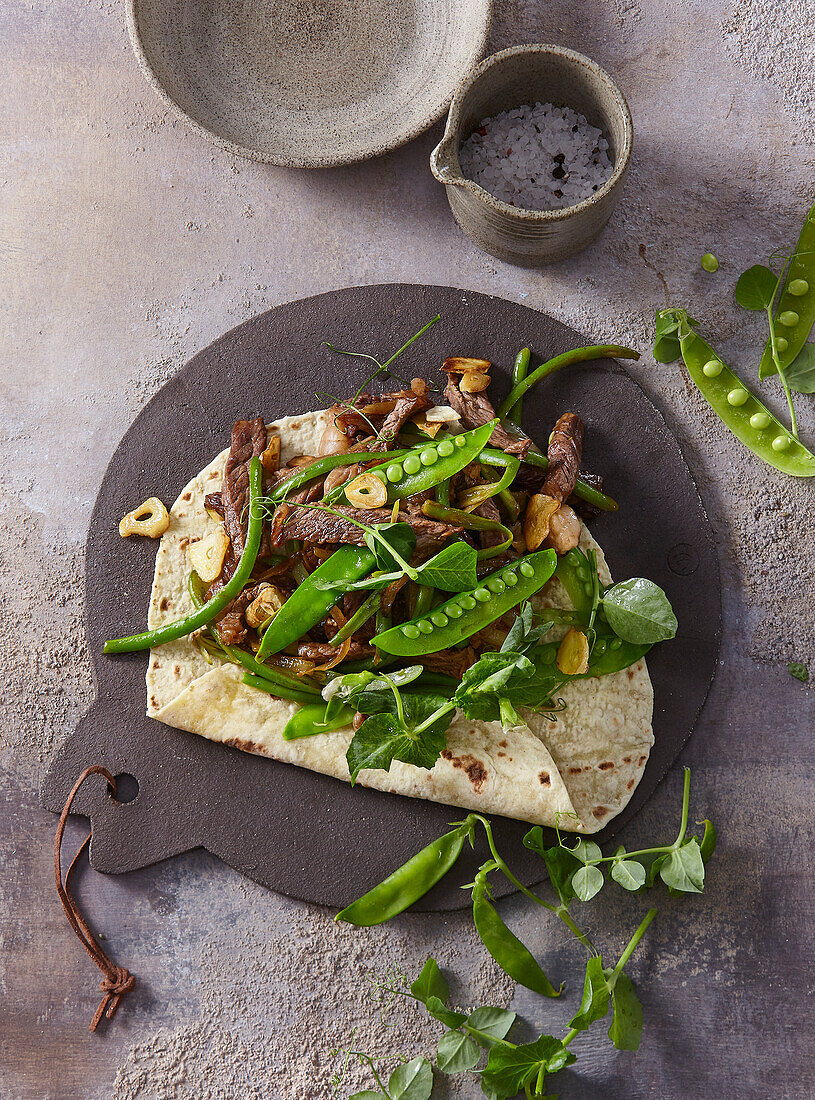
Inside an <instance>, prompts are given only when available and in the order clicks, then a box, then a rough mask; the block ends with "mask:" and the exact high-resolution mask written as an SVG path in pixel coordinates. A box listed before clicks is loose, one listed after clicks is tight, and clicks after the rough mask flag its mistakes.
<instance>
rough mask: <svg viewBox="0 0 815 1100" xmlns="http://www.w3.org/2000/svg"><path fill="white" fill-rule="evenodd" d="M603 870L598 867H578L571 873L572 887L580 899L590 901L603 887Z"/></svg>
mask: <svg viewBox="0 0 815 1100" xmlns="http://www.w3.org/2000/svg"><path fill="white" fill-rule="evenodd" d="M604 881H605V880H604V878H603V872H602V871H601V870H600V869H599V867H589V866H588V865H587V866H584V867H579V868H578V869H577V870H576V871H575V873H574V874H573V875H572V889H573V890H574V892H575V894H576V895H577V897H579V898H580V900H581V901H591V899H592V898H593V897H594V895H595V894H598V893H599V892H600V891H601V890H602V889H603V883H604Z"/></svg>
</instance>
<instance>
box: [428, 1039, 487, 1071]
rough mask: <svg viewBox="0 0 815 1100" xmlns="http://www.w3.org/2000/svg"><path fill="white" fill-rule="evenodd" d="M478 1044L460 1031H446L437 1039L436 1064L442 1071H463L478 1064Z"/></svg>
mask: <svg viewBox="0 0 815 1100" xmlns="http://www.w3.org/2000/svg"><path fill="white" fill-rule="evenodd" d="M480 1056H481V1052H480V1051H479V1049H478V1044H477V1043H476V1042H474V1041H473V1040H472V1039H471V1038H470V1037H469V1035H465V1034H464V1032H462V1031H447V1032H445V1034H444V1035H442V1037H441V1039H440V1040H439V1050H438V1054H437V1055H436V1065H437V1066H438V1067H439V1069H440V1070H441V1071H442V1073H464V1072H465V1071H466V1070H468V1069H474V1068H475V1066H477V1065H478V1059H479V1058H480Z"/></svg>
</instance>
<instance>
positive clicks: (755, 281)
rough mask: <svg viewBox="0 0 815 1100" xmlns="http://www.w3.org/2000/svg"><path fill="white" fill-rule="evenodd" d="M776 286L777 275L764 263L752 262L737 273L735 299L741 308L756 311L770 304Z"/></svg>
mask: <svg viewBox="0 0 815 1100" xmlns="http://www.w3.org/2000/svg"><path fill="white" fill-rule="evenodd" d="M777 286H778V276H777V275H776V274H775V272H773V271H771V270H770V268H769V267H766V266H765V265H764V264H754V265H753V266H752V267H748V268H747V270H746V271H744V272H742V274H741V275H739V279H738V282H737V283H736V301H737V302H738V303H739V305H740V306H741V307H742V309H749V310H752V311H757V310H760V309H767V308H768V306H770V305H771V304H772V301H773V298H774V297H775V291H776V287H777Z"/></svg>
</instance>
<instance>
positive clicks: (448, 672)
mask: <svg viewBox="0 0 815 1100" xmlns="http://www.w3.org/2000/svg"><path fill="white" fill-rule="evenodd" d="M477 657H478V655H477V654H476V652H475V650H474V649H473V647H472V646H471V645H468V646H465V647H464V649H443V650H442V651H441V652H440V653H428V654H427V656H425V657H417V658H416V661H417V663H418V664H420V665H422V666H423V667H424V668H426V669H427V671H428V672H441V673H442V674H443V675H444V676H454V677H455V679H456V680H460V679H461V677H462V676H463V675H464V673H465V672H466V671H467V669H468V668H469V667H470V665H474V664H475V662H476V660H477Z"/></svg>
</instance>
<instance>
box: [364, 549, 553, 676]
mask: <svg viewBox="0 0 815 1100" xmlns="http://www.w3.org/2000/svg"><path fill="white" fill-rule="evenodd" d="M556 561H557V556H556V554H555V552H554V550H540V551H538V552H537V553H535V554H528V555H527V556H526V557H524V558H521V559H520V560H519V561H514V562H511V563H510V564H509V565H505V566H504V567H503V568H502V569H497V570H496V571H495V572H494V573H490V575H489V576H488V577H485V578H484V579H483V580H482V581H481V582H480V584H479V585H478V587H477V588H475V589H473V591H472V592H462V593H457V594H456V595H455V596H453V597H452V598H451V599H449V600H447V601H446V602H445V603H442V604H439V606H438V607H437V608H435V610H433V611H431V613H430V614H429V615H427V616H426V617H424V618H417V619H413V620H411V621H410V622H407V623H403V624H402V625H401V626H394V627H391V629H390V630H386V631H385V632H384V634H377V635H376V637H375V638H374V645H375V646H376V647H377V648H378V649H383V650H384V651H385V652H386V653H394V654H396V655H397V656H399V657H413V656H420V655H422V654H425V653H438V652H439V651H440V650H442V649H448V648H449V647H450V646H453V645H456V644H458V643H459V642H462V641H465V640H466V639H467V638H469V637H470V636H471V635H472V634H475V633H477V631H479V630H482V629H483V628H484V627H485V626H488V625H489V624H490V623H492V622H495V620H496V619H498V618H500V617H501V615H503V614H504V613H505V612H507V611H509V610H510V609H511V608H513V607H515V606H516V605H517V604H519V603H523V601H524V600H527V599H529V597H530V596H532V595H534V594H535V593H536V592H538V591H539V590H540V589H541V588H543V586H544V585H545V584H546V582H547V581H548V580H549V578H550V577H551V576H552V574H553V573H554V571H555V563H556Z"/></svg>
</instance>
